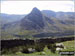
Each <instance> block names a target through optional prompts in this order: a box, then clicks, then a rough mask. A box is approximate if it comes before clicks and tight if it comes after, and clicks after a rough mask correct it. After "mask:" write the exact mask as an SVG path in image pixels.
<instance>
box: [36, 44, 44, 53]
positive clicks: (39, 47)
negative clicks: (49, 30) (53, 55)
mask: <svg viewBox="0 0 75 56" xmlns="http://www.w3.org/2000/svg"><path fill="white" fill-rule="evenodd" d="M44 48H45V45H44V44H41V43H36V44H35V50H36V51H38V52H40V51H43V50H44Z"/></svg>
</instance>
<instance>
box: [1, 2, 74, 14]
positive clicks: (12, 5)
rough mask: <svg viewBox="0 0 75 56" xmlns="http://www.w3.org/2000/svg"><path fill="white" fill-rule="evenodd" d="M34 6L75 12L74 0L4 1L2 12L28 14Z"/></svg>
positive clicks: (40, 8)
mask: <svg viewBox="0 0 75 56" xmlns="http://www.w3.org/2000/svg"><path fill="white" fill-rule="evenodd" d="M34 7H37V8H38V9H39V10H53V11H55V12H58V11H62V12H74V2H73V1H2V2H1V13H7V14H28V13H29V12H30V11H31V10H32V8H34Z"/></svg>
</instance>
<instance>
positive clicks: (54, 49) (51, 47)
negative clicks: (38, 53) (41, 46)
mask: <svg viewBox="0 0 75 56" xmlns="http://www.w3.org/2000/svg"><path fill="white" fill-rule="evenodd" d="M47 47H48V49H50V50H51V52H53V53H55V51H56V45H55V44H49V45H47Z"/></svg>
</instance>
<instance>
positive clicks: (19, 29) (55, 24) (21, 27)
mask: <svg viewBox="0 0 75 56" xmlns="http://www.w3.org/2000/svg"><path fill="white" fill-rule="evenodd" d="M74 14H75V13H74V12H54V11H50V10H43V11H40V10H39V9H38V8H36V7H35V8H33V9H32V11H31V12H30V13H29V14H28V15H26V16H25V17H24V18H22V19H21V20H19V21H15V22H12V23H11V22H10V23H7V24H4V25H3V26H2V28H1V29H2V32H3V35H4V34H6V33H7V34H8V35H9V33H10V34H11V35H14V34H17V35H26V34H27V35H37V34H41V33H44V34H47V33H50V34H52V33H53V34H54V33H55V34H59V33H61V35H62V33H64V34H65V32H67V33H69V34H70V35H71V34H72V35H73V34H74V28H75V24H74V19H75V16H74ZM53 34H52V35H53ZM49 36H51V35H49Z"/></svg>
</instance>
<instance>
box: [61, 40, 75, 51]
mask: <svg viewBox="0 0 75 56" xmlns="http://www.w3.org/2000/svg"><path fill="white" fill-rule="evenodd" d="M62 43H63V44H64V46H65V47H66V49H65V50H63V51H75V45H74V44H75V40H72V41H65V42H62Z"/></svg>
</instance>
